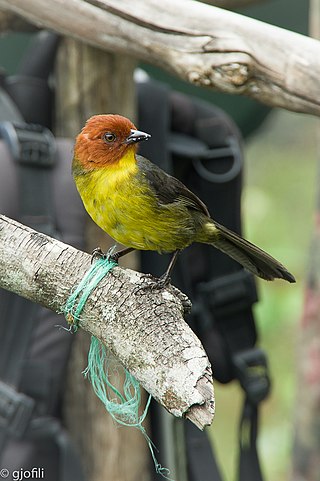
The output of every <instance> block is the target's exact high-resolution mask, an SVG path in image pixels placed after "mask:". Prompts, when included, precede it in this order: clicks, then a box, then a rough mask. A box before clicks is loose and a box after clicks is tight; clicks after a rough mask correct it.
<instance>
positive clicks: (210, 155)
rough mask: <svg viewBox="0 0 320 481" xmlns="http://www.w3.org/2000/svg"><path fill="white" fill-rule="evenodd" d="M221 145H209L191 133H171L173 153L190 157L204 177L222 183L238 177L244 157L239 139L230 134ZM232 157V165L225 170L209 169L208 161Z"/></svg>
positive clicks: (170, 148) (170, 147) (170, 140)
mask: <svg viewBox="0 0 320 481" xmlns="http://www.w3.org/2000/svg"><path fill="white" fill-rule="evenodd" d="M224 142H225V144H224V145H221V146H215V147H208V145H207V144H206V143H205V142H202V141H201V140H199V139H197V138H195V137H191V136H190V135H185V134H178V133H176V132H175V133H171V134H170V138H169V150H170V152H171V153H172V154H174V155H177V156H180V157H185V158H187V159H190V160H191V161H192V163H193V166H194V168H195V170H196V172H197V173H198V175H200V177H202V178H203V179H205V180H207V181H209V182H214V183H216V184H222V183H225V182H230V181H231V180H232V179H234V178H235V177H237V175H238V174H239V173H240V171H241V169H242V164H243V158H242V152H241V148H240V145H239V141H238V140H237V139H236V138H235V137H233V136H231V135H229V136H227V137H226V138H225V139H224ZM225 158H231V159H232V163H231V166H230V167H229V168H228V169H227V170H226V171H225V172H221V173H218V172H213V171H212V170H209V169H208V165H207V164H208V161H210V160H218V159H225Z"/></svg>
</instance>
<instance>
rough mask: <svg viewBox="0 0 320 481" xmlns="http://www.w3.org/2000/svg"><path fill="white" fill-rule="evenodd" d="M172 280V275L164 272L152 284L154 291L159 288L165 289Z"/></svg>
mask: <svg viewBox="0 0 320 481" xmlns="http://www.w3.org/2000/svg"><path fill="white" fill-rule="evenodd" d="M170 282H171V277H170V276H167V275H166V274H163V275H162V276H161V277H159V278H158V279H155V280H154V283H153V284H152V285H151V289H152V290H154V291H155V290H157V289H164V288H165V287H167V286H168V285H169V284H170Z"/></svg>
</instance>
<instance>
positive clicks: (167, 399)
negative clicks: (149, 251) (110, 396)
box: [0, 216, 214, 429]
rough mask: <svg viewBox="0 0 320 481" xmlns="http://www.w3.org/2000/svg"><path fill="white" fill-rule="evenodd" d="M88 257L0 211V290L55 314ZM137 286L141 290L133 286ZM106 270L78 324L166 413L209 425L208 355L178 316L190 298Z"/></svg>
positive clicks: (141, 277) (140, 276) (131, 273)
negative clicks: (119, 363) (20, 297)
mask: <svg viewBox="0 0 320 481" xmlns="http://www.w3.org/2000/svg"><path fill="white" fill-rule="evenodd" d="M90 264H91V256H90V255H89V254H86V253H84V252H81V251H78V250H77V249H75V248H73V247H71V246H68V245H66V244H64V243H62V242H60V241H57V240H55V239H53V238H51V237H48V236H46V235H44V234H40V233H38V232H36V231H34V230H32V229H30V228H28V227H26V226H23V225H21V224H19V223H18V222H16V221H13V220H11V219H8V218H7V217H5V216H0V287H2V288H4V289H8V290H10V291H12V292H15V293H16V294H18V295H20V296H23V297H25V298H27V299H29V300H32V301H34V302H37V303H39V304H41V305H43V306H45V307H47V308H49V309H52V310H54V311H55V312H63V309H64V306H65V304H66V301H67V299H68V297H69V295H70V293H71V292H72V290H73V289H74V288H75V286H77V285H78V284H79V282H80V281H81V279H82V278H83V276H84V274H85V273H86V271H87V270H88V269H89V267H90ZM142 285H143V286H144V287H143V288H141V286H142ZM151 285H152V280H150V278H148V277H146V276H145V275H143V274H140V273H138V272H136V271H131V270H130V269H122V268H120V267H114V269H113V270H112V273H110V275H108V276H106V278H104V279H103V280H102V281H101V282H100V284H99V285H98V286H97V287H96V288H95V290H94V292H92V294H91V295H90V296H89V298H88V300H87V302H86V304H85V306H84V309H83V311H82V314H81V319H80V324H79V325H80V327H81V328H82V329H85V330H86V331H88V332H89V333H90V334H92V335H93V336H96V337H97V338H99V339H100V340H101V341H102V342H103V343H104V344H105V345H106V346H107V348H108V349H110V351H111V352H112V353H113V354H114V355H115V356H116V358H117V359H118V360H120V362H121V363H122V364H123V365H124V366H125V367H126V368H127V369H128V370H129V371H130V372H131V373H132V374H133V375H134V376H135V377H136V379H137V380H138V381H139V382H140V383H141V384H142V385H143V386H144V387H146V389H147V391H148V392H150V394H152V396H153V397H154V398H155V399H156V400H158V401H159V402H160V403H161V404H162V405H163V406H164V407H165V408H166V409H167V410H168V411H169V412H170V413H171V414H173V415H175V416H177V417H182V416H185V417H187V418H188V419H190V420H191V421H192V422H194V423H195V424H196V425H197V426H198V427H199V428H201V429H203V428H204V426H206V425H209V424H211V421H212V418H213V404H214V400H213V388H212V377H211V369H210V363H209V361H208V358H207V356H206V354H205V352H204V350H203V347H202V346H201V343H200V341H199V340H198V338H197V337H196V335H195V334H194V333H193V331H192V330H191V329H190V328H189V326H188V324H187V323H186V322H185V321H184V319H183V315H184V313H185V312H186V311H188V310H189V309H190V301H189V300H188V299H187V298H186V296H185V295H184V294H182V293H181V292H180V291H179V290H178V289H176V288H174V287H173V286H169V287H168V288H166V289H159V290H154V289H151Z"/></svg>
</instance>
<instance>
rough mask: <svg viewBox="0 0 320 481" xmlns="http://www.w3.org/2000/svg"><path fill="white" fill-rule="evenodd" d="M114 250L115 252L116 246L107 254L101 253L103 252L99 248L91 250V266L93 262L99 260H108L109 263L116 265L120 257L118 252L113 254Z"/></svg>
mask: <svg viewBox="0 0 320 481" xmlns="http://www.w3.org/2000/svg"><path fill="white" fill-rule="evenodd" d="M115 250H116V246H112V247H110V249H109V250H108V252H103V250H102V249H101V248H100V247H96V248H95V249H93V251H92V253H91V264H93V262H95V261H97V260H99V259H102V260H105V259H108V260H109V261H113V262H115V263H116V264H118V260H119V257H120V256H119V252H115ZM120 252H121V251H120Z"/></svg>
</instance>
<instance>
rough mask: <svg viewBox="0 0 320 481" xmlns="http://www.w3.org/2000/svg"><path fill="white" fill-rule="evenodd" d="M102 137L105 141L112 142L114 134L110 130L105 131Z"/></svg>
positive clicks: (114, 138) (114, 137)
mask: <svg viewBox="0 0 320 481" xmlns="http://www.w3.org/2000/svg"><path fill="white" fill-rule="evenodd" d="M103 138H104V140H105V141H106V142H114V141H115V140H116V136H115V135H114V134H112V133H111V132H106V133H105V134H103Z"/></svg>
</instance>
